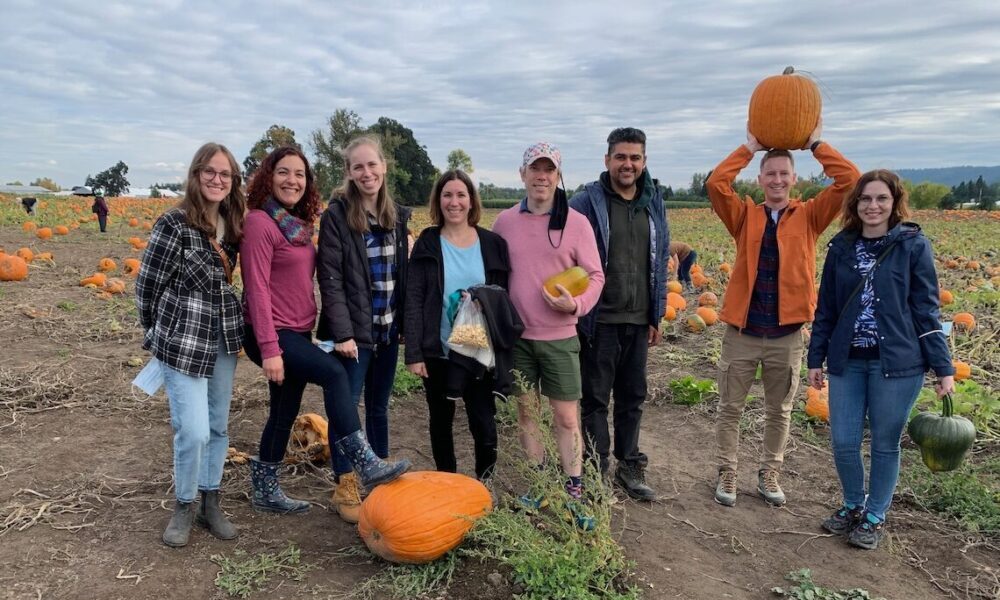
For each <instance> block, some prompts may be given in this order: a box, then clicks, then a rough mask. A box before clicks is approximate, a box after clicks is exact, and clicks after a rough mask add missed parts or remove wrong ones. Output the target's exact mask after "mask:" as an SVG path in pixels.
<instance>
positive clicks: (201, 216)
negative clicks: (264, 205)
mask: <svg viewBox="0 0 1000 600" xmlns="http://www.w3.org/2000/svg"><path fill="white" fill-rule="evenodd" d="M220 152H221V153H222V154H223V155H224V156H225V157H226V159H227V160H228V161H229V170H230V171H232V173H233V178H232V180H231V183H232V187H231V188H230V190H229V195H228V196H226V199H225V200H223V201H222V205H221V206H219V216H220V217H221V218H222V219H224V220H225V222H226V233H225V240H226V242H227V243H230V244H233V245H236V244H239V242H240V238H242V237H243V219H244V218H245V216H246V215H245V213H246V205H247V199H246V196H244V195H243V176H242V174H241V172H240V165H239V163H237V162H236V158H235V157H234V156H233V153H232V152H230V151H229V149H228V148H226V147H225V146H223V145H222V144H216V143H215V142H209V143H207V144H205V145H203V146H202V147H201V148H198V151H197V152H195V153H194V158H192V159H191V165H190V166H189V167H188V174H187V180H186V181H185V182H184V198H183V199H182V200H181V201H180V203H178V206H180V207H181V208H182V209H183V210H184V216H185V218H186V219H187V223H188V225H190V226H191V227H193V228H194V229H197V230H198V231H201V232H203V233H205V235H208V236H210V237H215V227H214V226H213V225H212V224H211V223H209V222H208V217H207V216H206V214H205V199H204V198H202V196H201V171H202V170H203V169H204V168H205V167H206V166H207V165H208V163H209V162H211V160H212V159H213V158H214V157H215V155H216V154H218V153H220Z"/></svg>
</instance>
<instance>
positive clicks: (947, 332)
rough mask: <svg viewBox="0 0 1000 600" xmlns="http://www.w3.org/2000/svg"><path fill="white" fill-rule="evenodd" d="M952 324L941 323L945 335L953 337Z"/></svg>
mask: <svg viewBox="0 0 1000 600" xmlns="http://www.w3.org/2000/svg"><path fill="white" fill-rule="evenodd" d="M951 323H952V322H951V321H942V322H941V331H943V332H944V334H945V335H951Z"/></svg>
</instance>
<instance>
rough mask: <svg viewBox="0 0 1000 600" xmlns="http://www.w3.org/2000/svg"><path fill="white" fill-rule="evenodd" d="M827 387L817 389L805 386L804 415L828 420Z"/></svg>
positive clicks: (828, 398) (828, 402)
mask: <svg viewBox="0 0 1000 600" xmlns="http://www.w3.org/2000/svg"><path fill="white" fill-rule="evenodd" d="M829 394H830V392H829V388H827V387H824V388H823V389H822V390H817V389H816V388H814V387H813V386H809V387H807V388H806V415H807V416H810V417H813V418H817V419H822V420H824V421H826V422H827V423H829V422H830V396H829Z"/></svg>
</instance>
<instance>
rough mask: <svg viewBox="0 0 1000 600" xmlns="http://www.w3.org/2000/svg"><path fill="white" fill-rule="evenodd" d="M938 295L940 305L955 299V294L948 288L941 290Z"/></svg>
mask: <svg viewBox="0 0 1000 600" xmlns="http://www.w3.org/2000/svg"><path fill="white" fill-rule="evenodd" d="M940 297H941V299H940V304H941V306H948V305H949V304H951V303H952V302H954V301H955V296H954V295H953V294H952V293H951V292H950V291H948V290H941V294H940Z"/></svg>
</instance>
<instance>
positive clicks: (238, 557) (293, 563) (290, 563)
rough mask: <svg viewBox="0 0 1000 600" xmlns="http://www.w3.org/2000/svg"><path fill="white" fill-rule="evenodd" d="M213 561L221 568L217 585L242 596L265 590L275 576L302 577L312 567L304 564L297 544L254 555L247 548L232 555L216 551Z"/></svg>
mask: <svg viewBox="0 0 1000 600" xmlns="http://www.w3.org/2000/svg"><path fill="white" fill-rule="evenodd" d="M212 562H214V563H215V564H217V565H219V568H220V569H221V570H220V571H219V574H218V575H216V576H215V586H216V587H218V588H219V589H220V590H222V591H224V592H226V593H227V594H229V595H230V596H237V597H240V598H249V597H250V595H251V594H253V593H254V592H258V591H260V590H263V589H264V586H266V585H267V583H268V582H269V581H270V580H271V578H272V577H285V578H287V579H292V580H294V581H299V580H301V579H302V577H303V576H304V575H305V574H306V572H307V571H308V570H309V568H310V567H309V566H308V565H303V564H301V557H300V556H299V549H298V548H297V547H296V546H295V545H294V544H289V545H288V546H287V547H286V548H285V549H284V550H282V551H281V552H278V553H276V554H275V553H267V552H262V553H260V554H258V555H256V556H250V555H248V554H247V553H246V552H245V551H243V550H237V551H236V552H235V553H233V556H232V558H230V557H227V556H223V555H221V554H213V555H212Z"/></svg>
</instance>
